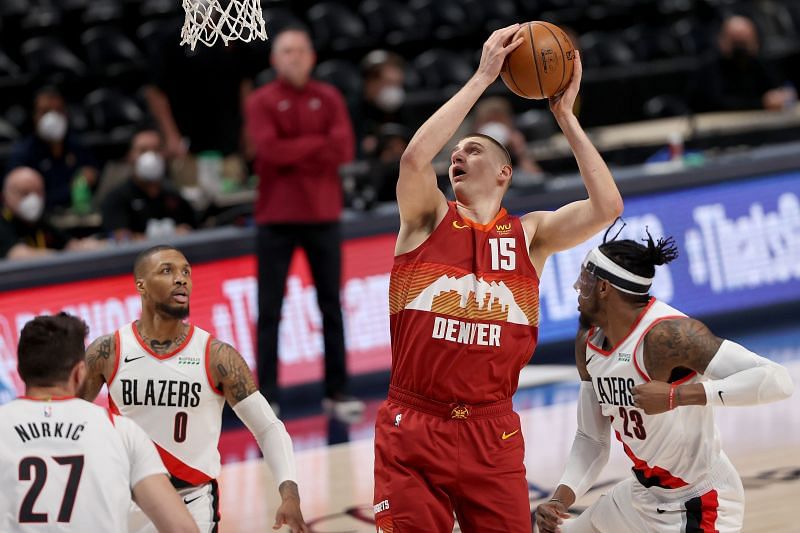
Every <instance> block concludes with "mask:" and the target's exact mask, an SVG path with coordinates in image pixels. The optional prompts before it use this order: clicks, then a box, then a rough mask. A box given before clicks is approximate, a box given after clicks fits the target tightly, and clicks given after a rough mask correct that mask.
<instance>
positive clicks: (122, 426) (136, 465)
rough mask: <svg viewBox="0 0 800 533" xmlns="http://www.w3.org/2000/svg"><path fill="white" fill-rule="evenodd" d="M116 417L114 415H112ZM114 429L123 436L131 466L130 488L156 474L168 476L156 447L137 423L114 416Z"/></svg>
mask: <svg viewBox="0 0 800 533" xmlns="http://www.w3.org/2000/svg"><path fill="white" fill-rule="evenodd" d="M112 416H114V415H112ZM114 427H115V428H116V429H117V431H118V432H119V434H120V436H122V442H123V443H124V444H125V450H126V451H127V452H128V458H129V459H130V464H131V475H130V480H129V482H130V487H131V490H133V487H135V486H136V484H137V483H139V482H140V481H141V480H143V479H144V478H146V477H148V476H152V475H155V474H165V475H166V474H167V469H166V468H164V463H162V462H161V457H159V455H158V452H157V451H156V447H155V445H154V444H153V442H152V441H151V440H150V439H149V438H148V436H147V434H146V433H145V432H144V430H143V429H142V428H140V427H139V426H138V425H136V422H134V421H133V420H131V419H129V418H125V417H124V416H114Z"/></svg>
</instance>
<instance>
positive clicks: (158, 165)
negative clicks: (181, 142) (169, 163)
mask: <svg viewBox="0 0 800 533" xmlns="http://www.w3.org/2000/svg"><path fill="white" fill-rule="evenodd" d="M165 166H166V164H165V162H164V157H163V156H162V155H161V154H159V153H158V152H145V153H143V154H141V155H140V156H139V157H137V158H136V163H135V164H134V172H135V173H136V176H137V177H138V178H139V179H141V180H144V181H150V182H153V181H161V178H163V177H164V168H165Z"/></svg>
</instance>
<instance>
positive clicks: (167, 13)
mask: <svg viewBox="0 0 800 533" xmlns="http://www.w3.org/2000/svg"><path fill="white" fill-rule="evenodd" d="M139 14H140V15H141V17H142V18H143V19H145V20H150V19H153V18H163V17H172V16H175V15H183V9H181V3H180V2H178V1H176V0H143V1H142V3H141V7H140V8H139Z"/></svg>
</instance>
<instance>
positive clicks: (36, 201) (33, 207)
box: [17, 192, 44, 222]
mask: <svg viewBox="0 0 800 533" xmlns="http://www.w3.org/2000/svg"><path fill="white" fill-rule="evenodd" d="M42 211H44V199H43V198H42V197H41V196H39V195H38V194H36V193H35V192H32V193H30V194H28V195H26V196H25V198H23V199H22V201H21V202H20V203H19V205H17V216H18V217H19V218H21V219H22V220H24V221H25V222H36V221H37V220H39V218H40V217H41V216H42Z"/></svg>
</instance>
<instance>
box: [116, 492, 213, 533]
mask: <svg viewBox="0 0 800 533" xmlns="http://www.w3.org/2000/svg"><path fill="white" fill-rule="evenodd" d="M177 492H178V495H179V496H180V497H181V498H182V499H183V503H185V504H186V508H187V509H189V514H191V515H192V518H194V521H195V522H196V523H197V527H198V529H200V532H201V533H216V532H217V530H218V528H219V487H218V485H217V480H216V479H215V480H212V481H210V482H208V483H204V484H202V485H197V486H192V487H186V488H184V489H178V491H177ZM128 531H129V533H158V530H157V529H156V526H155V524H153V523H152V522H151V521H150V519H149V518H147V515H145V514H144V512H143V511H142V510H141V509H140V508H139V506H138V505H136V504H135V503H134V504H131V510H130V513H129V515H128Z"/></svg>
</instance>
